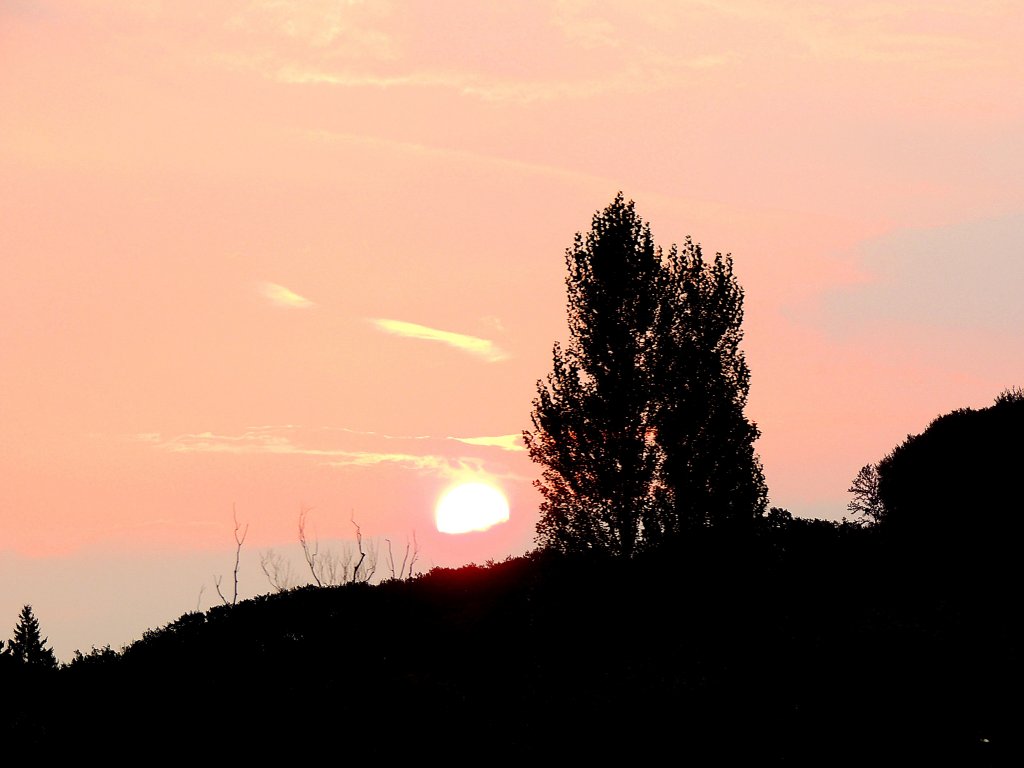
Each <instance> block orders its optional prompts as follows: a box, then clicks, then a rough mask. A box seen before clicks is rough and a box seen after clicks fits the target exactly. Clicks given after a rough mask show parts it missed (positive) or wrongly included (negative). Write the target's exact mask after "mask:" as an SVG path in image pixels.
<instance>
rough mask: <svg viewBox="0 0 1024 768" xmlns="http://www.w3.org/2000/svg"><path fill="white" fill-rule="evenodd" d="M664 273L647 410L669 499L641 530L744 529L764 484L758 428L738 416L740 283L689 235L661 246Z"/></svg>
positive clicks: (744, 386)
mask: <svg viewBox="0 0 1024 768" xmlns="http://www.w3.org/2000/svg"><path fill="white" fill-rule="evenodd" d="M662 280H663V283H664V287H663V288H662V290H661V292H660V294H661V299H662V303H661V308H660V312H659V322H658V325H657V332H658V333H657V336H656V349H657V352H658V354H657V358H656V364H655V368H654V371H655V374H656V378H655V381H654V398H655V400H656V407H655V408H654V409H652V415H653V417H654V423H655V425H656V430H655V432H656V435H657V440H658V443H659V445H660V447H661V450H662V452H663V454H664V464H663V467H662V483H663V486H664V488H665V492H666V493H667V495H668V497H669V498H668V501H669V504H668V505H667V506H664V505H662V506H659V507H656V509H658V510H661V511H662V516H661V518H660V519H659V520H656V521H651V522H650V523H649V524H648V525H647V526H646V529H647V533H648V536H649V537H651V538H653V537H654V536H655V535H659V536H662V537H666V538H672V537H676V536H679V535H681V534H683V533H684V532H685V531H686V530H688V529H692V528H699V527H702V526H705V525H714V526H718V527H729V528H732V529H737V528H739V529H746V528H749V526H750V525H751V524H752V523H753V521H754V520H755V519H757V518H758V517H760V516H761V515H763V513H764V510H765V506H766V504H767V498H768V491H767V487H766V485H765V481H764V473H763V471H762V469H761V463H760V461H759V460H758V458H757V456H756V454H755V453H754V441H755V440H757V438H758V437H760V434H761V433H760V431H759V430H758V428H757V426H756V425H755V424H754V423H753V422H751V421H750V420H748V419H747V417H746V416H745V415H744V409H745V407H746V404H747V395H748V393H749V391H750V368H749V367H748V366H747V362H746V359H745V357H744V355H743V352H742V351H741V350H740V348H739V345H740V342H741V341H742V340H743V330H742V324H743V290H742V288H740V286H739V283H738V282H737V281H736V278H735V275H734V274H733V266H732V256H731V255H729V254H726V255H725V256H723V255H722V254H720V253H717V254H715V257H714V259H711V260H706V259H705V258H704V255H703V253H702V252H701V248H700V245H697V244H694V243H693V242H692V241H691V240H690V239H689V238H687V239H686V241H685V242H684V243H683V246H682V247H681V248H678V249H677V248H676V247H675V246H673V247H672V248H671V250H670V251H669V253H668V255H667V258H666V259H665V261H664V270H663V277H662ZM666 510H667V512H666Z"/></svg>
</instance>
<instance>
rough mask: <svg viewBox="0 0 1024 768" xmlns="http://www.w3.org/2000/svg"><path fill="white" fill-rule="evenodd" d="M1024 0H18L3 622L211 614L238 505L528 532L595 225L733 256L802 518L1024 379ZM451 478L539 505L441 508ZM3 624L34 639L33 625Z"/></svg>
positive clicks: (3, 25) (447, 554)
mask: <svg viewBox="0 0 1024 768" xmlns="http://www.w3.org/2000/svg"><path fill="white" fill-rule="evenodd" d="M1022 29H1024V7H1022V6H1021V5H1020V4H1019V3H1016V2H1011V1H1007V2H1000V1H999V0H991V1H986V2H972V3H967V2H963V3H948V2H947V3H936V2H934V0H930V1H929V2H924V1H923V0H907V1H905V2H899V3H896V2H810V1H809V0H781V1H780V2H773V3H763V2H755V1H754V0H688V1H687V0H682V1H679V2H677V1H675V0H672V1H665V2H644V1H643V0H641V1H640V2H635V3H629V4H623V3H613V2H588V1H587V0H564V1H554V0H552V1H549V2H535V3H480V2H475V0H444V1H438V0H431V1H430V2H425V1H424V2H416V1H412V2H388V1H387V0H383V1H378V0H365V1H363V2H359V1H358V0H348V1H347V2H345V1H339V0H333V1H331V2H328V1H327V0H302V1H301V2H300V1H299V0H294V1H291V2H290V1H288V0H275V1H274V2H270V1H269V0H218V1H216V2H174V3H164V2H158V1H157V0H153V1H152V2H114V1H113V0H109V1H107V0H9V1H8V2H4V3H3V4H0V104H2V105H3V108H2V109H0V265H2V268H3V269H2V273H0V411H2V415H3V430H2V431H0V584H3V586H2V587H0V638H6V637H7V636H8V632H9V630H10V628H11V627H13V625H14V623H15V621H16V618H17V613H18V610H19V609H20V607H21V605H23V604H25V603H31V604H33V606H34V608H35V612H36V615H37V616H38V617H39V618H40V621H41V624H42V628H43V631H44V632H45V633H47V634H48V635H49V636H50V640H51V643H52V644H53V646H54V647H55V650H56V651H57V653H58V656H60V657H61V658H64V659H67V658H69V657H70V655H71V651H73V650H74V649H75V648H81V649H83V650H88V648H89V647H90V646H91V645H94V644H95V645H102V644H105V643H110V644H112V645H114V646H115V647H118V646H120V645H121V644H123V643H126V642H129V641H130V640H132V639H133V638H135V637H138V636H140V635H141V632H142V631H143V630H144V629H146V628H147V627H150V626H158V625H161V624H164V623H167V622H168V621H171V620H173V619H174V618H176V617H177V616H178V615H180V614H181V613H184V612H186V611H189V610H195V609H196V607H197V606H198V607H201V608H207V607H209V606H210V605H211V604H213V603H214V602H216V595H215V593H214V589H213V577H214V575H215V574H218V573H219V574H228V573H230V569H231V567H232V565H233V549H232V545H233V540H232V535H233V533H232V531H233V523H232V517H231V515H232V506H234V508H235V509H236V510H237V514H238V517H239V520H240V521H242V522H243V523H245V524H248V526H249V533H248V538H247V540H246V542H245V546H244V548H243V564H242V572H241V587H242V594H243V596H251V595H254V594H259V593H262V592H266V591H268V589H269V586H268V584H267V582H266V580H265V579H264V577H263V574H262V573H261V572H260V569H259V563H258V553H259V552H261V551H266V550H267V549H269V548H273V549H274V550H275V551H276V552H279V553H284V554H285V555H287V556H289V557H293V558H295V559H296V562H297V563H298V562H301V561H299V560H298V557H299V549H298V543H297V541H296V525H297V519H298V514H299V511H300V509H301V508H308V509H309V510H310V511H309V512H308V525H309V527H310V529H311V530H312V529H315V531H316V535H317V536H318V537H319V538H320V539H321V540H322V541H324V542H327V543H329V542H332V541H334V542H340V541H342V540H350V539H352V537H353V535H354V528H353V524H352V520H353V519H354V520H355V521H356V522H358V524H359V525H360V526H361V529H362V533H363V535H364V536H366V537H373V538H376V539H377V540H378V541H383V540H384V538H385V537H387V538H388V539H390V540H391V542H392V544H393V546H394V547H395V548H396V549H398V548H402V547H404V546H405V542H406V541H407V540H410V539H411V537H412V535H413V534H414V533H415V535H416V538H417V542H418V544H419V548H420V560H419V563H418V567H422V568H423V569H428V568H430V567H431V566H433V565H458V564H461V563H464V562H468V561H476V562H483V561H484V560H486V559H491V558H493V559H501V558H504V557H505V556H507V555H517V554H520V553H522V552H524V551H525V550H526V549H527V548H529V547H530V546H531V545H532V539H533V533H534V524H535V522H536V519H537V512H536V508H537V504H538V503H539V498H540V497H539V494H538V493H537V492H536V490H535V489H534V488H533V487H532V482H533V480H534V479H535V478H537V477H538V476H539V474H540V473H539V469H538V468H537V467H535V466H534V465H532V464H531V462H530V460H529V457H528V455H527V454H526V452H525V450H524V449H523V446H522V443H521V440H520V439H519V437H518V436H519V434H520V433H521V431H522V430H523V429H525V428H527V427H529V425H530V424H529V412H530V407H531V405H530V404H531V400H532V398H533V396H534V393H535V391H536V381H537V380H538V379H539V378H542V377H544V376H545V375H546V374H547V373H548V371H549V369H550V365H551V346H552V343H553V342H554V341H556V340H563V341H564V340H565V339H566V336H567V331H566V325H565V286H564V261H563V254H564V251H565V248H566V247H567V246H568V245H570V244H571V242H572V237H573V234H574V233H575V232H577V231H582V230H586V229H587V228H588V227H589V225H590V219H591V216H592V215H593V213H594V212H595V211H596V210H598V209H601V208H603V207H604V206H605V205H607V204H608V203H609V202H610V201H611V199H612V198H613V197H614V195H615V193H616V192H618V191H619V190H622V191H623V192H624V194H625V195H626V197H627V198H632V199H633V200H635V201H636V205H637V210H638V212H639V214H640V215H641V216H642V217H644V218H645V219H646V220H648V221H649V222H650V223H651V226H652V229H653V232H654V236H655V239H656V241H657V242H658V243H659V244H662V245H665V246H667V245H669V244H670V243H672V242H680V241H682V240H683V239H684V238H685V237H686V236H687V235H690V236H692V237H693V239H694V240H695V241H698V242H700V243H702V244H703V246H704V249H705V251H707V252H711V253H713V252H715V251H723V252H725V251H730V252H732V253H733V255H734V258H735V267H736V273H737V275H738V278H739V280H740V282H741V283H742V285H743V287H744V289H745V291H746V298H747V301H746V321H745V330H746V343H745V350H746V353H747V357H748V361H749V363H750V367H751V371H752V388H751V395H750V405H749V415H750V416H751V417H752V418H753V419H754V420H755V421H756V422H757V423H758V425H759V426H760V428H761V430H762V433H763V436H762V438H761V440H760V441H759V442H758V445H757V449H758V452H759V454H760V456H761V458H762V460H763V462H764V466H765V472H766V477H767V481H768V485H769V490H770V497H771V503H772V505H776V506H783V507H786V508H788V509H789V510H790V511H792V512H793V513H794V514H799V515H806V516H817V517H827V518H832V519H837V518H839V517H841V516H842V515H843V514H844V513H845V505H846V502H847V494H846V492H845V491H846V488H847V487H848V486H849V483H850V481H851V480H852V478H853V476H854V475H855V474H856V472H857V470H858V469H859V468H860V467H861V466H862V465H864V464H866V463H868V462H871V461H876V460H878V459H879V458H881V457H882V456H883V455H884V454H885V453H886V452H888V450H890V449H891V448H892V447H893V446H894V445H895V444H897V443H898V442H899V441H900V440H902V439H903V438H905V437H906V435H907V434H908V433H910V432H919V431H921V430H922V429H923V428H924V427H925V426H926V425H927V423H928V421H929V420H930V419H931V418H933V417H934V416H936V415H938V414H939V413H942V412H945V411H949V410H952V409H953V408H957V407H962V406H975V407H979V406H984V405H987V404H989V403H990V402H991V401H992V399H993V398H994V397H995V395H996V394H997V393H998V392H999V391H1001V390H1002V389H1004V388H1006V387H1008V386H1011V385H1015V384H1016V385H1020V384H1024V333H1022V329H1024V316H1022V315H1024V310H1022V309H1021V306H1022V303H1021V301H1020V296H1021V295H1024V258H1022V251H1021V249H1022V246H1024V151H1022V149H1021V147H1022V142H1021V136H1022V130H1024V93H1022V88H1024V51H1022V48H1021V46H1020V44H1019V34H1020V31H1021V30H1022ZM456 481H483V482H487V483H490V484H492V485H496V486H499V487H500V488H501V489H502V490H503V492H504V493H505V495H506V496H507V498H508V501H509V506H510V518H509V521H508V522H506V523H501V524H498V525H495V526H494V527H492V528H490V529H488V530H487V531H482V532H475V533H470V534H466V535H463V536H453V535H446V534H441V533H438V532H437V531H436V529H435V527H434V508H435V503H436V501H437V499H438V497H439V495H440V494H441V493H442V492H443V491H445V490H446V489H447V488H449V487H450V486H451V485H452V484H453V483H454V482H456ZM8 625H9V626H8Z"/></svg>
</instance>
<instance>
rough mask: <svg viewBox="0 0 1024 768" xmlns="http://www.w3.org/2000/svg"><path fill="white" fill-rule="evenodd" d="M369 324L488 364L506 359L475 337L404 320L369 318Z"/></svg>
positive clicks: (499, 350)
mask: <svg viewBox="0 0 1024 768" xmlns="http://www.w3.org/2000/svg"><path fill="white" fill-rule="evenodd" d="M370 322H372V323H373V324H374V325H376V326H377V328H379V329H380V330H382V331H384V332H385V333H390V334H393V335H395V336H402V337H404V338H407V339H423V340H425V341H439V342H441V343H442V344H447V345H448V346H449V347H454V348H455V349H458V350H460V351H462V352H467V353H469V354H471V355H476V356H477V357H481V358H483V359H484V360H486V361H487V362H489V363H497V362H499V361H501V360H506V359H507V358H508V356H509V355H508V353H507V352H505V351H504V350H502V349H500V348H499V347H498V346H497V345H496V344H495V343H494V342H493V341H490V340H489V339H481V338H479V337H477V336H467V335H466V334H463V333H453V332H452V331H442V330H439V329H437V328H429V327H427V326H425V325H419V324H417V323H407V322H405V321H404V320H388V319H386V318H370Z"/></svg>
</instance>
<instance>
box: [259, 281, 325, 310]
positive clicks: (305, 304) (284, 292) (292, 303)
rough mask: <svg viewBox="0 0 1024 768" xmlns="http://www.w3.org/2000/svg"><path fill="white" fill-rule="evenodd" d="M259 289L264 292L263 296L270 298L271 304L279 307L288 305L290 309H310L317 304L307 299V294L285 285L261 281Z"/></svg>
mask: <svg viewBox="0 0 1024 768" xmlns="http://www.w3.org/2000/svg"><path fill="white" fill-rule="evenodd" d="M259 291H260V293H261V294H263V297H264V298H266V299H268V300H269V301H270V303H271V304H274V305H275V306H278V307H287V308H289V309H309V308H310V307H315V306H316V304H315V303H313V302H312V301H310V300H309V299H307V298H306V297H305V296H300V295H299V294H297V293H295V291H293V290H291V289H289V288H285V287H284V286H283V285H278V284H277V283H260V285H259Z"/></svg>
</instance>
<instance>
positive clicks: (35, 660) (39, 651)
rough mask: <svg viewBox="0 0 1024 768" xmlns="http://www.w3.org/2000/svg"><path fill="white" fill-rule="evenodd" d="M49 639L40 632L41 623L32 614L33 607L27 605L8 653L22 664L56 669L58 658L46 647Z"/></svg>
mask: <svg viewBox="0 0 1024 768" xmlns="http://www.w3.org/2000/svg"><path fill="white" fill-rule="evenodd" d="M46 641H47V638H45V637H42V636H41V635H40V632H39V621H38V619H36V617H35V614H33V613H32V606H31V605H26V606H25V607H24V608H22V609H21V613H20V614H19V615H18V623H17V625H16V626H15V627H14V637H13V638H12V639H11V642H10V643H9V644H8V653H9V654H10V655H11V656H12V657H13V658H14V660H15V661H18V662H20V663H22V664H27V665H28V666H31V667H40V668H44V669H56V667H57V657H56V656H54V655H53V649H52V648H47V647H46Z"/></svg>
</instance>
